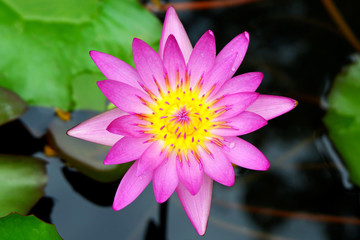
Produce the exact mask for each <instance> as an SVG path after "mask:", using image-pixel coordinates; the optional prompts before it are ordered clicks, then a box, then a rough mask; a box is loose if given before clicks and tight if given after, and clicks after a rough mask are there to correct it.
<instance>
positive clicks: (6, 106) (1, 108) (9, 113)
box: [0, 87, 26, 125]
mask: <svg viewBox="0 0 360 240" xmlns="http://www.w3.org/2000/svg"><path fill="white" fill-rule="evenodd" d="M25 109H26V104H25V102H24V101H23V100H21V98H20V97H19V96H17V95H16V94H15V93H13V92H11V91H9V90H7V89H5V88H1V87H0V125H2V124H4V123H7V122H9V121H11V120H14V119H16V118H18V117H20V116H21V115H22V114H23V113H24V112H25Z"/></svg>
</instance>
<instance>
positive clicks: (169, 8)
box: [166, 6, 176, 14]
mask: <svg viewBox="0 0 360 240" xmlns="http://www.w3.org/2000/svg"><path fill="white" fill-rule="evenodd" d="M167 13H175V14H176V10H175V8H174V7H173V6H170V7H168V9H167V10H166V14H167Z"/></svg>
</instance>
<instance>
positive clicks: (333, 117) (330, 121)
mask: <svg viewBox="0 0 360 240" xmlns="http://www.w3.org/2000/svg"><path fill="white" fill-rule="evenodd" d="M359 93H360V59H359V58H358V59H357V60H356V61H355V62H354V63H352V64H350V65H349V66H348V67H347V68H346V69H344V70H343V71H342V72H341V73H340V74H338V76H337V77H336V78H335V81H334V85H333V87H332V89H331V92H330V94H329V97H328V101H329V109H328V111H327V113H326V116H325V118H324V122H325V124H326V126H327V128H328V131H329V136H330V138H331V140H332V142H333V143H334V144H335V147H336V149H337V150H338V152H339V153H340V154H341V156H342V157H343V159H344V161H345V164H346V166H347V168H348V171H349V174H350V178H351V180H352V181H353V182H354V183H355V184H357V185H358V186H360V157H359V156H360V148H359V142H360V100H359Z"/></svg>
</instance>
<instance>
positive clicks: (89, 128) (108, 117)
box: [67, 108, 126, 146]
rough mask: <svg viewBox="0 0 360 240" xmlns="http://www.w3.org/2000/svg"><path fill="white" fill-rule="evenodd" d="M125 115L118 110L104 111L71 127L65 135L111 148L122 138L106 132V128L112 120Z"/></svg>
mask: <svg viewBox="0 0 360 240" xmlns="http://www.w3.org/2000/svg"><path fill="white" fill-rule="evenodd" d="M125 114H126V113H125V112H123V111H121V110H120V109H118V108H115V109H112V110H109V111H106V112H104V113H101V114H99V115H96V116H95V117H92V118H90V119H88V120H86V121H84V122H82V123H80V124H79V125H77V126H75V127H73V128H72V129H70V130H69V131H67V134H68V135H69V136H72V137H76V138H80V139H83V140H86V141H89V142H94V143H98V144H103V145H107V146H112V145H114V144H115V143H116V142H117V141H119V140H120V139H121V138H122V136H121V135H118V134H113V133H111V132H109V131H107V130H106V128H107V126H108V125H109V124H110V123H111V122H112V121H113V120H114V119H116V118H118V117H120V116H123V115H125Z"/></svg>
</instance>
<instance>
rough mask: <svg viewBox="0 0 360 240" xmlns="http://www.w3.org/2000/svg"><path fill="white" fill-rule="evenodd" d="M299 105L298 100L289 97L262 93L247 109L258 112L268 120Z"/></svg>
mask: <svg viewBox="0 0 360 240" xmlns="http://www.w3.org/2000/svg"><path fill="white" fill-rule="evenodd" d="M296 106H297V101H296V100H293V99H291V98H287V97H281V96H272V95H260V96H259V97H258V98H257V99H256V101H255V102H253V103H252V104H251V105H250V106H249V107H248V108H247V109H246V111H249V112H253V113H256V114H258V115H260V116H262V117H263V118H265V119H266V120H270V119H273V118H275V117H277V116H280V115H282V114H284V113H286V112H288V111H290V110H292V109H293V108H294V107H296Z"/></svg>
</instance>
